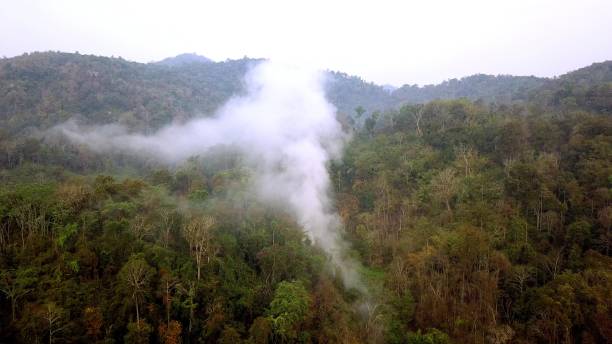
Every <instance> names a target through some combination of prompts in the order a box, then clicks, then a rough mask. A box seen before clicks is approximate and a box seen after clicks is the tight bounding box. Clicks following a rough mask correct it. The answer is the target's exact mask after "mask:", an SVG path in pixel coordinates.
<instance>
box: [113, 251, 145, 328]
mask: <svg viewBox="0 0 612 344" xmlns="http://www.w3.org/2000/svg"><path fill="white" fill-rule="evenodd" d="M151 275H152V268H151V266H149V264H147V262H146V261H145V260H144V258H142V257H141V256H139V255H134V256H132V257H130V260H128V262H127V263H125V265H124V266H123V268H121V271H120V272H119V278H120V280H121V281H122V282H123V283H124V284H125V285H126V287H127V289H128V290H129V292H130V293H131V297H132V301H133V302H134V305H135V306H136V326H140V308H139V305H140V302H141V301H142V299H143V298H144V297H145V296H146V293H147V289H148V284H149V279H150V277H151Z"/></svg>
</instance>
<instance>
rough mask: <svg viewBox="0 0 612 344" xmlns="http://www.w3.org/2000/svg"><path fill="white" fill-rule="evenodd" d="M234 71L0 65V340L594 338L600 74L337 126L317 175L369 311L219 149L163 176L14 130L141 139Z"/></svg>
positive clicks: (203, 102) (608, 134)
mask: <svg viewBox="0 0 612 344" xmlns="http://www.w3.org/2000/svg"><path fill="white" fill-rule="evenodd" d="M39 59H42V60H41V61H39ZM76 60H78V61H79V62H76ZM83 61H87V62H86V63H85V62H83ZM248 63H249V61H248V60H241V61H227V62H224V63H221V64H218V63H207V64H206V65H210V66H215V67H211V68H213V69H212V71H210V70H206V71H205V70H204V67H202V66H198V65H197V64H196V65H194V66H196V67H193V68H195V69H194V70H191V69H188V70H185V71H178V70H177V69H180V68H182V67H163V66H154V67H151V66H148V65H146V66H143V65H141V64H133V63H130V62H126V61H122V60H119V59H108V58H98V57H91V56H75V55H72V54H66V55H65V54H55V53H53V54H31V55H28V56H25V57H21V58H18V59H7V60H2V61H1V62H0V66H1V67H0V85H1V87H0V89H1V90H2V92H1V93H0V109H2V112H1V114H2V129H3V130H4V133H2V136H0V166H1V170H0V183H1V184H0V185H1V186H0V309H3V310H5V311H4V312H0V342H17V343H36V342H51V343H53V342H55V343H59V342H94V343H98V342H99V343H113V342H128V343H146V342H149V341H150V342H153V343H177V342H185V343H195V342H213V343H214V342H220V343H241V342H245V343H279V342H287V343H294V342H303V343H335V342H337V343H368V342H369V343H406V342H407V343H450V342H454V343H569V342H583V343H605V342H610V341H612V321H611V319H612V301H611V300H612V258H611V256H610V255H611V250H610V245H611V242H612V232H611V229H612V161H611V159H610V157H611V156H612V117H610V107H609V105H607V104H610V101H612V96H611V95H610V94H609V92H608V91H607V90H609V86H610V84H609V83H610V79H609V77H608V76H607V75H609V74H607V73H608V72H609V64H607V63H606V64H597V65H594V66H592V67H589V68H587V69H583V70H580V71H577V72H575V74H573V73H570V74H568V75H567V76H565V77H562V78H559V79H557V80H554V81H551V82H547V83H546V85H545V86H542V88H540V89H538V90H536V91H534V92H541V93H533V94H532V96H529V97H527V98H526V99H525V100H523V101H521V102H517V103H513V104H494V103H487V102H485V101H470V100H468V99H452V100H436V101H431V102H428V103H426V104H424V105H411V104H408V105H405V106H402V107H400V108H390V109H388V110H387V111H382V112H380V113H379V114H378V115H374V116H369V117H368V118H367V119H366V120H365V122H364V124H363V125H355V126H354V127H347V130H349V131H352V134H353V135H352V140H351V141H350V142H349V143H348V144H347V147H346V149H345V152H344V155H343V158H342V160H341V161H337V162H335V163H333V164H332V165H331V166H329V173H330V175H331V176H332V181H333V189H334V190H333V191H334V195H335V196H334V205H333V206H334V208H335V209H337V210H338V212H339V214H340V216H341V217H342V220H343V222H344V225H345V238H346V239H347V240H348V241H349V242H350V243H351V246H352V250H351V252H350V254H351V255H352V256H353V257H355V259H357V260H358V261H360V262H361V263H362V264H363V266H362V267H361V268H360V273H361V275H362V276H363V278H364V280H365V281H366V284H367V287H368V289H369V290H370V293H371V300H370V302H369V304H367V305H363V304H362V305H359V304H358V301H359V300H358V293H357V292H356V291H355V290H349V289H346V288H344V287H343V285H342V283H341V282H340V281H339V280H338V279H337V278H335V277H334V273H333V271H330V269H329V267H328V265H327V264H326V261H327V260H328V257H326V256H325V254H324V253H323V252H322V251H321V250H320V249H318V248H317V247H316V246H313V245H312V244H311V243H310V242H309V240H308V239H307V238H306V237H305V235H304V233H303V232H302V230H301V229H300V228H299V226H298V225H297V224H296V223H295V221H293V220H292V219H291V217H290V216H288V215H287V214H286V213H284V212H282V211H279V210H277V209H274V208H272V207H269V206H267V205H264V204H261V203H260V202H258V201H257V200H255V199H254V198H253V196H252V195H251V194H250V193H249V192H246V191H245V187H244V186H245V185H246V183H247V182H248V180H249V178H250V177H251V176H252V175H253V171H250V170H249V169H248V168H247V167H246V166H244V165H243V163H242V160H241V157H240V156H239V155H237V154H236V153H235V152H233V151H230V150H227V149H225V148H224V147H218V148H216V149H214V150H212V151H210V152H209V153H208V154H207V155H206V156H199V157H193V158H192V159H190V160H189V161H187V162H186V163H184V164H181V165H178V166H173V167H171V168H170V167H167V166H164V165H160V164H159V163H157V162H155V161H150V160H147V159H145V158H139V157H134V156H128V155H123V154H119V153H118V154H112V155H111V154H101V153H96V152H93V151H91V150H90V149H88V148H87V147H85V146H81V145H75V144H72V143H70V142H68V141H66V140H62V139H61V138H57V137H55V138H52V137H45V136H42V135H40V134H38V133H33V135H29V134H28V131H24V130H22V129H23V128H27V127H40V128H46V127H50V126H52V125H54V124H57V123H59V122H60V121H63V120H65V119H67V118H73V117H75V116H79V117H81V118H82V120H84V121H92V122H95V123H108V122H112V121H120V122H122V123H125V124H127V125H129V126H131V127H132V128H134V129H135V130H139V131H147V130H152V129H154V128H156V127H159V126H161V125H163V123H166V122H168V121H173V120H180V116H177V117H176V118H175V114H176V113H182V114H183V115H182V116H185V117H189V116H193V115H195V113H196V111H199V110H202V111H204V110H205V109H208V108H210V109H212V108H214V107H215V106H218V105H219V104H220V103H221V102H222V100H223V99H225V98H227V97H229V96H230V95H231V94H232V92H235V90H236V89H239V88H240V81H239V80H240V79H239V75H241V73H243V72H244V69H245V68H247V67H248ZM190 66H191V65H190ZM106 68H108V69H106ZM190 68H191V67H190ZM199 68H202V69H201V74H197V73H196V70H199ZM207 68H208V67H207ZM104 71H106V72H107V73H103V72H104ZM121 71H122V72H121ZM213 71H214V73H219V76H218V78H217V77H216V76H215V77H214V78H213V77H212V76H211V75H216V74H210V73H213ZM93 72H100V73H101V74H98V75H97V76H96V75H95V73H94V74H91V73H93ZM181 73H185V75H183V74H181ZM90 74H91V75H90ZM102 74H105V75H102ZM179 75H180V76H179ZM209 77H210V78H212V79H210V80H211V81H208V82H207V81H206V80H208V79H207V78H209ZM189 78H191V79H189ZM234 78H236V79H235V80H234ZM186 80H190V81H189V82H187V81H186ZM221 80H225V81H223V82H222V81H221ZM342 80H344V79H342ZM221 84H222V85H225V86H224V87H226V88H222V87H220V86H219V85H221ZM193 85H200V86H198V87H199V90H200V91H198V92H201V93H197V92H196V91H193V90H192V86H193ZM567 85H570V87H569V89H567V90H568V91H567V92H565V91H562V90H566V89H565V88H564V87H566V86H567ZM213 86H214V87H219V88H215V89H216V90H218V91H215V93H210V94H216V95H217V96H215V97H213V96H210V97H209V93H207V92H209V91H207V87H213ZM369 87H370V86H367V87H366V86H364V88H362V90H365V91H364V92H370V91H367V89H368V88H369ZM190 90H191V91H190ZM585 90H586V91H585ZM189 92H195V93H189ZM354 92H358V91H354ZM372 92H374V91H372ZM349 93H351V92H349ZM351 94H353V93H351ZM538 94H541V96H538ZM191 95H194V96H193V97H191ZM131 97H134V98H131ZM354 98H355V99H357V100H358V99H359V98H360V96H354ZM147 99H148V100H147ZM183 101H184V102H185V103H183ZM156 102H158V103H156ZM160 104H166V105H164V106H167V108H164V106H162V105H160ZM364 104H365V101H364ZM140 105H142V106H143V108H144V109H145V110H146V112H142V113H134V114H133V115H132V116H131V117H130V116H128V115H125V114H123V112H121V111H125V112H130V111H132V109H133V108H134V107H138V106H140ZM365 106H366V105H364V107H365ZM164 109H166V110H164ZM119 110H121V111H119ZM368 111H369V110H368ZM109 112H110V114H109ZM145 113H148V114H149V115H150V117H149V119H150V121H149V122H147V121H145V119H146V118H147V117H146V116H144V115H142V114H145ZM129 118H133V122H130V121H128V120H127V119H129ZM345 125H347V126H350V123H345Z"/></svg>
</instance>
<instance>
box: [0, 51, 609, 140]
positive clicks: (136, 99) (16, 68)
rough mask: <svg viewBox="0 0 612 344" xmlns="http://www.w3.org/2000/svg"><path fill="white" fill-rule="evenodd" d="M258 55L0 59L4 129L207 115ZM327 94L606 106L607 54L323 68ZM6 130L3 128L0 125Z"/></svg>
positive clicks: (355, 102) (142, 124) (386, 100)
mask: <svg viewBox="0 0 612 344" xmlns="http://www.w3.org/2000/svg"><path fill="white" fill-rule="evenodd" d="M259 61H261V60H257V59H249V58H244V59H240V60H227V61H223V62H213V61H211V60H209V59H207V58H206V57H203V56H197V55H194V54H183V55H179V56H176V57H173V58H169V59H165V60H162V61H160V62H157V63H148V64H144V63H136V62H130V61H126V60H124V59H121V58H109V57H100V56H92V55H80V54H72V53H60V52H42V53H30V54H24V55H22V56H18V57H14V58H4V59H0V128H1V129H4V131H5V132H9V133H11V134H13V135H17V134H18V133H20V132H22V131H23V130H26V129H29V128H48V127H50V126H53V125H55V124H57V123H60V122H63V121H65V120H67V119H69V118H77V119H79V120H81V121H84V122H88V123H111V122H119V123H122V124H124V125H126V126H128V127H130V128H132V129H133V130H138V131H143V132H147V131H149V130H154V129H156V128H159V127H161V126H163V125H165V124H167V123H169V122H172V121H183V120H186V119H188V118H191V117H194V116H203V115H204V116H205V115H209V114H211V113H212V112H214V111H215V109H217V108H218V107H219V106H220V105H221V104H223V103H224V102H225V101H226V100H227V99H229V98H230V97H231V96H232V95H235V94H238V93H240V92H242V91H243V82H242V78H243V76H244V74H245V73H246V72H247V70H248V69H249V68H250V66H252V65H253V64H255V63H257V62H259ZM328 74H329V78H328V80H327V84H326V93H327V97H328V99H329V100H330V102H332V103H333V104H334V105H335V106H336V108H337V109H338V112H340V113H342V114H344V115H345V116H352V115H354V113H355V108H357V107H358V106H361V107H363V108H364V109H365V111H366V114H365V116H364V118H365V117H367V116H369V115H370V114H371V113H373V112H374V111H384V110H388V109H393V108H398V107H399V106H401V105H403V104H408V103H425V102H428V101H431V100H434V99H452V98H468V99H472V100H479V99H480V100H483V101H485V102H495V103H504V104H510V103H514V102H523V101H525V100H530V101H532V102H533V103H536V104H540V105H541V106H544V107H551V108H553V109H554V108H555V107H556V106H560V105H563V106H564V108H568V106H569V108H571V107H572V106H575V107H578V108H584V109H587V110H591V111H597V112H602V113H612V104H610V102H611V99H612V97H611V96H610V95H611V92H612V86H611V85H612V62H611V61H608V62H603V63H596V64H593V65H591V66H589V67H585V68H582V69H579V70H576V71H574V72H571V73H568V74H566V75H563V76H561V77H559V78H555V79H547V78H536V77H532V76H531V77H516V76H508V75H503V76H491V75H483V74H479V75H474V76H470V77H466V78H462V79H459V80H457V79H452V80H449V81H445V82H443V83H441V84H439V85H429V86H424V87H417V86H408V85H405V86H402V87H400V88H398V89H396V90H393V91H391V92H390V89H389V88H387V87H383V86H379V85H376V84H373V83H369V82H365V81H364V80H362V79H361V78H359V77H356V76H350V75H347V74H345V73H341V72H328ZM0 131H2V130H0Z"/></svg>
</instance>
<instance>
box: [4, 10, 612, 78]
mask: <svg viewBox="0 0 612 344" xmlns="http://www.w3.org/2000/svg"><path fill="white" fill-rule="evenodd" d="M46 50H60V51H67V52H74V51H79V52H80V53H83V54H96V55H106V56H111V55H114V56H121V57H123V58H125V59H128V60H134V61H139V62H149V61H152V60H160V59H162V58H165V57H168V56H174V55H177V54H180V53H184V52H196V53H198V54H201V55H204V56H207V57H209V58H212V59H214V60H225V59H227V58H241V57H243V56H245V55H246V56H249V57H267V58H273V59H277V60H283V61H290V62H291V63H293V64H306V65H308V66H310V67H317V68H329V69H333V70H340V71H343V72H347V73H349V74H354V75H359V76H361V77H363V78H364V79H366V80H368V81H374V82H376V83H380V84H384V83H390V84H394V85H397V86H399V85H402V84H405V83H409V84H413V83H418V84H427V83H437V82H440V81H443V80H445V79H449V78H454V77H462V76H466V75H470V74H474V73H479V72H481V73H490V74H515V75H531V74H533V75H537V76H553V75H558V74H563V73H565V72H567V71H570V70H573V69H576V68H579V67H583V66H586V65H589V64H591V63H592V62H599V61H603V60H607V59H612V0H575V1H570V0H507V1H496V0H463V1H459V0H447V1H443V0H429V1H425V0H423V1H408V0H406V1H389V0H377V1H359V0H352V1H333V0H327V1H325V0H304V1H289V0H285V1H273V0H258V1H255V0H251V1H238V0H224V1H181V0H175V1H153V0H147V1H128V0H104V1H101V0H100V1H95V0H48V1H36V0H0V56H6V57H11V56H15V55H20V54H22V53H24V52H31V51H46Z"/></svg>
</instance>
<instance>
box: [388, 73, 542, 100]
mask: <svg viewBox="0 0 612 344" xmlns="http://www.w3.org/2000/svg"><path fill="white" fill-rule="evenodd" d="M547 82H549V79H545V78H537V77H534V76H511V75H498V76H493V75H486V74H476V75H472V76H468V77H465V78H461V79H451V80H448V81H444V82H443V83H441V84H438V85H427V86H423V87H418V86H416V85H412V86H410V85H404V86H402V87H400V88H398V89H397V90H395V91H394V92H393V93H392V95H393V98H394V100H395V101H396V102H397V103H400V104H402V103H426V102H429V101H431V100H435V99H455V98H468V99H470V100H483V101H486V102H495V103H509V102H513V101H518V100H526V99H527V98H528V96H529V93H530V92H532V91H533V90H535V89H537V88H539V87H542V86H544V85H545V84H546V83H547Z"/></svg>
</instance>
